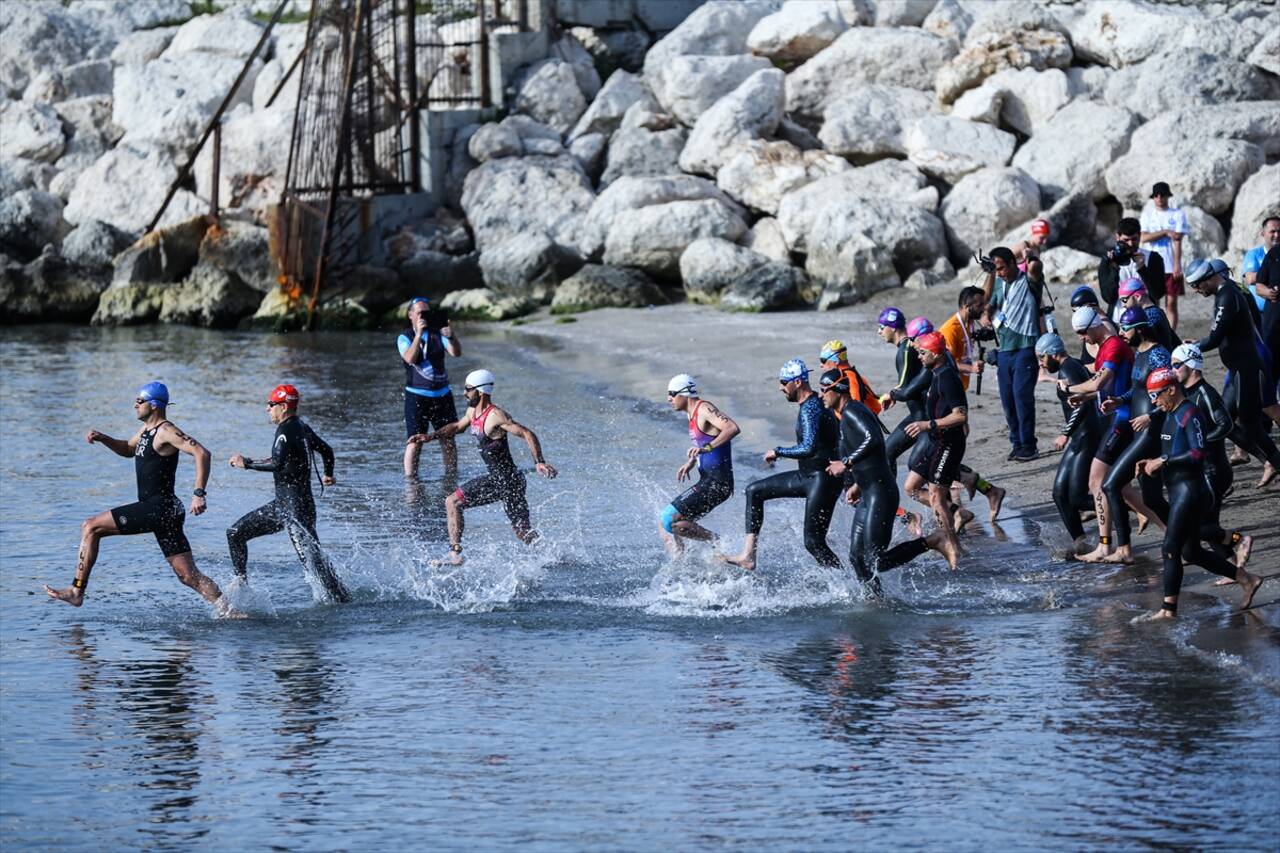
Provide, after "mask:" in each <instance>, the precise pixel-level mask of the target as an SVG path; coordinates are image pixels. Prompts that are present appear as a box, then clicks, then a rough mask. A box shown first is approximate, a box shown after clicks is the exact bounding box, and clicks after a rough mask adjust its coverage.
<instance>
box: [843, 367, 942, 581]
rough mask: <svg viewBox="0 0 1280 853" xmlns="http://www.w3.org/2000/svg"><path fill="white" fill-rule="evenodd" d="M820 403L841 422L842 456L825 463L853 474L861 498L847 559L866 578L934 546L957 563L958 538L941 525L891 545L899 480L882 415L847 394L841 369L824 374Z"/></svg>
mask: <svg viewBox="0 0 1280 853" xmlns="http://www.w3.org/2000/svg"><path fill="white" fill-rule="evenodd" d="M821 387H822V392H821V396H822V404H823V405H824V406H826V407H827V408H828V409H830V410H831V412H832V413H833V414H834V415H835V416H836V417H837V418H838V419H839V422H840V449H839V453H840V458H838V459H835V460H833V461H832V462H831V463H829V464H828V466H827V473H828V474H830V475H832V476H834V477H844V478H845V479H846V480H852V481H853V482H854V483H855V484H856V485H857V486H858V492H859V498H858V503H857V505H856V507H855V509H854V514H853V526H852V528H851V531H850V538H849V564H850V565H851V566H852V567H853V571H854V573H855V574H857V576H858V579H859V580H861V581H862V582H864V583H874V582H875V578H876V575H878V574H879V573H881V572H887V571H889V570H890V569H893V568H896V567H898V566H900V565H902V564H903V563H906V562H908V561H910V560H914V559H915V558H916V557H918V556H920V555H921V554H923V553H924V552H925V551H926V550H927V549H930V548H932V549H933V550H935V551H937V552H938V553H939V554H942V556H943V557H945V558H946V560H947V564H948V565H950V566H951V568H953V569H954V568H955V567H956V559H957V554H958V553H959V552H958V550H957V548H956V546H955V543H954V539H949V538H948V537H947V536H946V535H945V533H944V532H943V531H942V530H941V529H939V530H935V531H934V532H933V533H931V534H929V536H928V537H916V538H914V539H910V540H908V541H905V542H901V543H899V544H897V545H895V546H894V547H892V548H890V547H889V542H890V541H891V540H892V539H893V520H894V517H895V515H896V513H897V510H898V497H899V494H898V481H897V480H896V479H895V478H894V474H893V469H892V468H891V467H890V466H889V457H888V456H887V455H886V454H885V449H884V432H883V431H882V430H881V428H880V420H879V419H878V418H877V417H876V416H875V415H873V414H872V413H871V410H870V409H868V408H867V407H866V406H864V405H863V404H862V403H860V402H858V401H857V400H853V399H850V397H849V380H848V378H847V377H846V376H844V375H843V374H841V372H840V371H838V370H828V371H827V372H826V373H824V374H822V386H821Z"/></svg>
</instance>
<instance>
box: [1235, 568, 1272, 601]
mask: <svg viewBox="0 0 1280 853" xmlns="http://www.w3.org/2000/svg"><path fill="white" fill-rule="evenodd" d="M1264 580H1266V578H1262V577H1259V576H1258V575H1251V574H1249V573H1248V572H1245V573H1244V583H1242V584H1240V590H1241V596H1240V609H1241V610H1248V609H1249V608H1250V607H1251V606H1252V605H1253V594H1254V593H1255V592H1257V591H1258V587H1260V586H1262V582H1263V581H1264Z"/></svg>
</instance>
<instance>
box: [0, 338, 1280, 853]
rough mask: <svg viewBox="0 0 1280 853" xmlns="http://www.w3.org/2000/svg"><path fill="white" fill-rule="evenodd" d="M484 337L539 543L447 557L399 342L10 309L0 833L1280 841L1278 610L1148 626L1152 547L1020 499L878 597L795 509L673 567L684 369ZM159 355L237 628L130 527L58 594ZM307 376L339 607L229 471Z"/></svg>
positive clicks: (148, 845) (382, 842) (648, 843)
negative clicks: (644, 395)
mask: <svg viewBox="0 0 1280 853" xmlns="http://www.w3.org/2000/svg"><path fill="white" fill-rule="evenodd" d="M462 338H463V346H464V349H465V352H464V356H463V358H461V359H458V360H455V361H453V362H451V371H452V372H453V374H454V377H455V387H460V386H461V378H462V377H463V376H464V375H465V373H466V372H467V371H468V370H469V369H473V368H475V367H480V366H484V367H488V368H490V369H492V370H493V371H494V372H495V373H496V374H497V377H498V385H497V392H496V398H497V401H498V402H499V403H500V404H501V405H503V406H504V407H506V408H507V409H508V410H509V411H510V412H511V413H512V414H513V415H514V416H515V417H516V418H517V419H518V420H520V421H521V422H522V423H525V424H526V425H528V426H530V427H531V428H533V429H534V430H535V431H536V432H537V433H538V435H539V436H540V437H541V439H542V442H543V445H544V447H545V452H546V456H547V459H548V460H549V461H550V462H552V463H553V464H555V465H556V466H557V467H559V469H560V477H559V478H558V479H556V480H554V481H548V480H545V479H542V478H539V477H537V476H536V475H533V474H531V475H530V485H529V500H530V505H531V507H532V512H533V519H534V523H535V525H536V526H537V527H538V528H539V530H541V532H542V534H543V537H544V538H543V541H542V543H541V544H540V545H538V546H536V547H533V548H529V547H526V546H524V545H522V544H520V543H518V542H517V541H516V540H515V539H514V537H513V536H512V534H511V531H510V528H509V527H508V526H507V522H506V519H505V517H504V515H503V513H502V510H501V508H500V507H499V506H490V507H484V508H477V509H474V510H471V511H468V512H467V516H466V521H467V528H466V546H467V549H466V554H467V557H468V561H467V563H466V564H465V565H464V566H462V567H460V568H449V569H441V568H432V567H431V566H430V565H429V561H430V559H431V558H433V557H437V556H440V555H441V554H443V553H444V552H445V550H446V539H445V531H444V516H443V509H442V507H443V503H442V498H443V495H444V494H445V493H446V490H447V488H448V487H449V486H448V484H445V483H443V482H442V480H441V471H440V462H439V454H438V451H437V450H436V448H435V446H434V445H428V447H427V448H426V449H425V451H424V454H423V478H422V481H421V482H419V483H416V484H406V483H405V481H404V479H403V476H402V474H401V461H400V460H401V453H402V449H403V442H404V432H403V429H404V428H403V408H402V397H401V391H400V388H401V385H402V370H401V368H400V366H399V361H398V357H397V354H396V350H395V340H394V335H387V334H375V333H368V334H317V335H303V334H299V335H287V336H262V335H250V334H238V333H212V332H204V331H198V330H191V329H183V328H166V327H156V326H153V327H145V328H138V329H118V330H100V329H88V328H69V327H57V326H47V327H29V328H22V329H4V330H2V331H0V376H2V379H0V430H2V431H0V845H2V846H3V848H4V849H6V850H29V849H39V850H53V849H56V850H93V851H99V850H125V849H140V850H192V849H208V850H265V849H279V850H362V851H363V850H426V849H431V850H435V849H466V850H504V849H515V848H519V849H521V850H548V851H551V850H555V851H560V850H573V849H591V850H644V851H651V850H717V851H719V850H753V851H755V850H806V851H809V850H815V851H816V850H845V849H885V848H902V849H920V848H931V849H946V850H979V849H980V850H1024V849H1045V848H1051V849H1109V850H1110V849H1119V850H1145V849H1151V848H1177V849H1208V850H1231V851H1239V850H1275V849H1277V845H1278V844H1280V784H1277V779H1278V778H1280V677H1278V676H1277V670H1278V669H1280V667H1277V666H1275V665H1270V664H1268V663H1267V662H1268V661H1272V662H1274V661H1275V660H1276V655H1277V648H1280V640H1278V637H1280V633H1278V632H1277V629H1276V624H1275V623H1276V615H1275V614H1274V613H1271V612H1269V611H1273V610H1275V609H1276V608H1274V607H1271V608H1262V609H1260V610H1258V611H1255V612H1252V613H1249V614H1238V613H1234V612H1233V611H1231V610H1230V608H1229V606H1228V605H1227V604H1225V603H1223V602H1222V601H1220V600H1218V599H1216V598H1211V597H1206V596H1195V595H1186V596H1184V599H1185V600H1184V604H1183V614H1182V617H1183V618H1182V619H1181V620H1180V623H1179V624H1178V625H1177V626H1166V625H1160V626H1156V625H1151V624H1141V623H1139V624H1134V623H1133V621H1132V620H1133V618H1134V617H1135V616H1137V615H1138V614H1140V613H1142V612H1143V611H1144V610H1146V609H1149V608H1150V607H1151V606H1153V604H1154V603H1155V602H1156V601H1157V600H1158V588H1159V587H1158V583H1159V578H1158V575H1159V571H1158V567H1156V566H1153V565H1150V564H1146V565H1141V566H1139V567H1137V568H1128V569H1125V568H1111V569H1098V568H1096V567H1084V566H1079V565H1071V564H1067V563H1064V562H1062V561H1061V560H1058V559H1056V558H1054V557H1053V555H1052V551H1051V549H1047V548H1046V547H1044V546H1043V545H1042V541H1044V540H1045V539H1046V538H1047V537H1048V536H1049V532H1048V531H1047V530H1042V529H1041V522H1040V521H1038V520H1037V519H1036V518H1035V517H1033V516H1032V515H1031V514H1025V515H1024V514H1020V513H1019V512H1018V511H1017V508H1016V507H1013V511H1012V512H1011V513H1010V515H1009V517H1008V519H1007V520H1005V521H1003V522H1002V524H1001V526H1000V528H998V529H993V528H992V527H991V526H989V525H983V526H982V527H980V528H979V529H978V530H977V531H975V532H974V533H972V534H969V535H968V536H966V544H967V547H968V549H969V554H968V555H967V556H966V557H965V558H964V560H963V561H962V566H961V569H960V570H959V571H957V572H949V571H947V569H946V566H945V564H944V563H942V562H941V561H940V560H939V559H936V558H935V557H933V556H932V555H930V556H926V557H923V558H921V559H920V560H918V561H916V562H915V563H914V564H912V565H911V566H909V567H906V568H903V569H900V570H898V571H895V572H893V573H891V574H889V575H887V576H886V578H885V585H884V586H885V598H884V600H882V601H875V600H868V599H867V598H866V597H865V596H864V595H863V593H862V591H861V589H860V588H859V586H858V584H857V583H856V582H855V581H853V580H852V579H851V578H850V576H849V575H848V573H846V572H833V571H827V570H822V569H819V568H817V567H816V566H814V565H813V564H812V562H811V560H810V559H809V558H808V555H807V554H806V553H805V552H804V550H803V548H802V546H801V542H800V531H799V521H800V506H799V504H798V502H794V501H793V502H776V503H770V504H769V505H768V510H767V515H766V522H765V528H764V536H763V547H762V550H761V565H760V569H759V571H758V572H756V573H754V574H746V573H743V572H740V571H737V570H728V569H726V568H724V567H721V566H719V565H718V564H716V563H715V561H714V560H713V558H712V555H711V553H710V551H709V550H708V549H705V548H703V549H693V550H691V552H690V553H689V554H688V555H687V556H686V557H684V558H682V559H680V560H678V561H673V560H671V559H669V558H668V557H667V556H666V555H665V554H664V552H663V551H662V549H661V545H660V543H659V540H658V537H657V534H656V531H657V516H658V512H659V510H660V509H661V507H662V506H664V505H665V504H666V503H667V502H668V501H669V500H670V497H671V496H672V495H673V494H674V493H675V492H676V491H677V489H678V488H680V487H679V486H677V485H676V483H675V481H674V472H675V469H676V467H677V466H678V464H679V463H680V462H681V461H682V459H683V454H684V449H685V447H686V446H687V443H688V439H687V435H686V432H685V426H684V424H683V423H682V421H681V420H680V418H679V416H678V415H674V414H673V413H671V412H670V411H669V410H667V408H666V406H665V402H664V399H663V397H664V395H663V394H662V391H663V389H664V388H665V383H666V379H667V377H665V376H661V377H655V379H654V392H655V393H654V396H653V398H652V399H649V400H641V399H635V398H629V397H626V396H624V395H621V394H619V393H618V392H617V389H614V388H611V387H610V386H609V382H608V377H609V372H608V365H607V364H602V365H601V367H600V370H599V371H598V372H597V373H595V374H593V375H592V376H591V377H588V378H586V379H583V378H581V377H578V376H574V375H569V374H567V373H564V372H562V371H561V370H559V369H558V368H557V366H556V361H557V359H556V356H555V352H554V351H553V350H550V349H539V348H538V347H536V346H532V345H530V343H529V339H527V338H521V339H515V338H504V337H502V336H501V334H500V333H492V332H491V333H484V334H476V335H469V334H466V333H465V330H464V333H463V335H462ZM156 378H158V379H161V380H163V381H165V382H166V383H168V385H169V387H170V390H171V394H172V397H173V404H172V406H171V408H170V411H169V414H170V417H171V418H172V419H173V420H174V421H175V422H176V423H177V424H178V425H179V426H180V427H182V428H183V429H184V430H185V431H186V432H188V433H190V434H191V435H193V436H195V437H196V438H198V439H199V440H200V441H202V442H203V443H204V444H205V445H206V446H207V447H208V448H209V449H210V450H211V451H212V453H213V457H214V467H213V477H212V480H211V482H210V484H209V495H210V497H209V511H208V512H207V513H206V514H204V515H203V516H200V517H191V516H188V518H187V526H186V530H187V534H188V536H189V538H190V540H191V542H192V545H193V551H194V554H195V557H196V560H197V562H198V564H199V566H200V568H201V569H202V570H203V571H204V572H206V573H207V574H209V575H210V576H211V577H213V578H214V579H215V580H216V581H217V582H218V583H219V584H222V585H223V587H224V589H226V590H227V594H228V596H229V597H230V598H231V599H232V600H233V601H235V602H236V603H237V604H238V605H239V606H241V607H243V608H244V609H245V610H247V611H248V612H249V613H250V618H248V619H245V620H239V621H235V620H225V619H218V618H215V616H214V615H213V613H212V611H211V608H210V607H209V606H208V605H206V604H205V603H204V602H203V601H202V600H201V599H200V598H199V597H198V596H196V595H195V594H194V593H193V592H191V591H190V590H188V589H186V588H185V587H183V586H181V585H180V584H179V583H178V581H177V580H176V578H175V577H174V576H173V573H172V572H171V571H170V569H169V568H168V566H167V565H166V564H165V563H164V562H163V560H162V558H161V556H160V553H159V550H158V548H157V547H156V544H155V542H154V540H153V539H152V538H151V537H150V536H137V537H115V538H109V539H106V540H104V542H103V545H102V552H101V558H100V560H99V563H98V565H97V568H96V569H95V570H94V572H93V576H92V580H91V583H90V587H89V594H88V597H87V599H86V601H85V605H84V607H82V608H80V609H78V610H77V609H73V608H71V607H68V606H65V605H63V604H61V603H57V602H51V601H48V600H47V599H46V596H45V594H44V592H43V591H42V585H43V584H45V583H49V584H52V585H55V586H65V585H67V584H68V583H70V581H71V578H72V574H73V570H74V564H75V555H76V547H77V540H78V536H79V525H80V522H81V521H82V520H83V519H84V518H86V517H88V516H89V515H91V514H92V513H95V512H98V511H100V510H102V509H106V508H109V507H112V506H115V505H119V504H124V503H128V502H131V501H133V500H134V479H133V470H132V467H133V466H132V463H131V460H127V459H121V458H119V457H116V456H114V455H113V454H111V453H110V452H109V451H107V450H106V449H104V448H103V447H101V446H97V445H95V446H90V445H88V444H86V443H85V440H84V434H85V433H86V432H87V431H88V430H89V429H98V430H101V431H103V432H107V433H109V434H112V435H115V436H120V437H127V436H128V435H130V434H132V432H133V430H134V429H135V428H136V423H135V421H134V420H133V415H132V400H133V397H134V393H135V391H136V389H137V387H138V386H139V385H141V384H143V383H144V382H146V381H149V380H151V379H156ZM285 381H288V382H292V383H293V384H295V385H297V386H298V388H299V389H300V390H301V393H302V408H301V413H302V416H303V417H304V419H305V420H307V421H308V423H310V424H311V425H312V426H313V427H314V428H315V429H316V431H317V432H319V433H320V434H321V435H322V436H324V437H325V438H326V439H327V440H328V441H329V442H330V443H331V444H332V445H333V447H334V449H335V451H336V453H337V456H338V463H337V477H338V485H337V486H333V487H329V488H327V489H326V490H325V492H324V494H323V496H321V497H318V501H317V502H318V506H319V514H320V523H319V533H320V538H321V540H322V542H323V543H324V546H325V548H326V550H327V552H328V553H329V555H330V557H331V559H332V561H333V562H334V563H335V564H336V565H337V566H338V567H339V570H340V572H341V574H342V576H343V578H344V580H345V582H346V583H347V585H348V586H349V587H350V588H351V589H352V590H353V594H354V598H355V601H354V602H353V603H351V604H348V605H331V604H324V603H321V602H317V601H316V600H315V598H314V596H313V592H312V587H311V585H310V584H309V583H308V582H307V579H306V576H305V573H304V570H303V568H302V566H301V565H300V563H299V562H298V560H297V558H296V557H295V555H294V553H293V551H292V549H291V547H290V545H289V543H288V540H287V538H286V537H284V536H275V537H271V538H268V539H261V540H256V541H254V542H253V543H252V544H251V545H250V568H249V572H250V584H249V586H248V587H237V586H236V585H234V584H232V583H231V582H230V581H231V568H230V562H229V560H228V557H227V548H226V540H225V529H226V527H227V526H228V525H230V524H231V523H232V522H233V521H234V520H235V519H236V518H237V517H238V516H239V515H241V514H242V513H244V512H247V511H248V510H250V509H252V508H254V507H255V506H257V505H259V504H261V503H264V502H265V501H267V500H269V499H270V497H271V492H272V487H271V477H270V475H269V474H263V473H259V472H246V471H239V470H234V469H232V468H230V467H229V466H228V464H227V460H228V458H229V457H230V456H231V454H232V453H236V452H239V453H244V454H246V455H249V456H258V457H261V456H266V455H267V454H268V453H269V449H270V445H271V439H272V431H273V427H272V426H271V424H270V423H269V422H268V420H267V417H266V414H265V409H264V405H263V402H264V400H265V397H266V395H267V393H268V392H269V391H270V389H271V388H272V387H274V386H275V385H276V384H277V383H279V382H285ZM459 402H461V398H460V397H459ZM791 430H792V424H791V415H790V414H789V409H786V408H783V407H781V406H780V407H779V409H778V424H777V436H778V440H779V441H785V440H786V439H787V436H788V435H789V434H790V433H791ZM459 446H460V451H461V453H460V455H461V468H462V477H463V479H465V478H467V477H470V476H474V475H476V474H478V473H480V471H481V463H480V460H479V456H478V454H477V453H476V451H475V448H474V441H473V439H471V437H470V436H462V437H460V438H459ZM512 449H513V452H514V454H515V456H516V458H517V460H519V461H520V464H522V465H531V464H532V463H531V461H530V457H529V454H528V452H527V449H526V448H524V447H523V446H522V445H521V443H520V442H518V441H515V440H513V441H512ZM764 449H765V448H763V447H761V448H746V447H739V448H738V449H737V450H738V452H737V454H736V460H737V478H738V484H739V493H738V495H736V496H735V498H734V499H733V500H732V501H731V502H730V503H728V504H726V505H724V506H722V507H721V508H719V509H718V510H716V511H715V512H714V513H713V514H712V515H711V516H709V517H708V519H707V521H706V523H707V525H708V526H710V527H711V528H713V529H715V530H718V531H720V532H722V533H723V534H724V535H725V536H726V538H727V545H728V547H733V548H736V547H737V546H738V545H739V543H740V541H741V538H740V537H741V535H742V527H741V525H742V508H743V505H742V496H741V489H742V487H743V486H745V484H746V483H747V482H749V481H750V480H751V479H753V478H754V477H756V476H760V475H762V474H763V473H764V471H763V468H762V467H761V466H760V464H759V462H758V461H757V460H758V455H757V453H758V452H759V451H763V450H764ZM193 475H194V467H193V465H192V463H191V459H190V458H189V457H187V458H184V459H183V460H182V462H181V464H180V467H179V494H180V495H183V496H187V495H189V494H190V489H191V486H192V479H193ZM849 520H850V514H849V511H848V510H847V509H843V508H842V509H841V510H840V511H839V512H838V514H837V518H836V521H835V523H834V524H833V527H832V537H831V539H832V543H833V546H834V547H835V548H836V550H837V551H838V552H843V551H845V550H846V549H847V544H848V527H849ZM1204 636H1213V637H1215V638H1217V639H1216V642H1215V644H1214V645H1213V646H1212V650H1210V651H1206V648H1207V646H1206V645H1205V644H1204V643H1203V642H1200V639H1201V638H1203V637H1204ZM1224 638H1225V639H1224ZM1224 644H1225V648H1226V649H1227V650H1226V651H1224V650H1223V648H1224ZM1259 661H1261V662H1262V663H1261V664H1259Z"/></svg>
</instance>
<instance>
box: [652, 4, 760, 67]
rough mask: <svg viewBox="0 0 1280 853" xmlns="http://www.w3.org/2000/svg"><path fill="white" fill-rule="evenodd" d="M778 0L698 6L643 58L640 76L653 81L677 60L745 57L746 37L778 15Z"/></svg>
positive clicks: (746, 50) (746, 49)
mask: <svg viewBox="0 0 1280 853" xmlns="http://www.w3.org/2000/svg"><path fill="white" fill-rule="evenodd" d="M781 6H782V4H781V2H780V0H711V2H708V3H704V4H703V5H701V6H699V7H698V9H697V10H696V11H694V12H693V14H691V15H689V17H687V18H685V19H684V21H682V22H681V23H680V25H679V26H678V27H676V28H675V29H674V30H672V31H671V32H669V33H667V35H666V36H664V37H663V38H662V39H660V40H659V41H658V42H657V44H655V45H654V46H653V47H651V48H649V52H648V53H647V54H646V55H645V58H644V74H645V77H646V78H648V79H653V76H654V74H655V73H656V72H657V70H658V69H660V68H662V67H663V66H665V65H666V64H667V63H668V62H670V61H671V60H672V59H675V58H676V57H677V56H733V55H735V54H740V53H747V52H748V48H747V36H748V35H750V33H751V30H752V29H753V28H754V27H755V25H756V24H757V23H759V22H760V20H761V19H762V18H764V17H766V16H768V15H771V14H773V13H774V12H776V11H778V9H780V8H781Z"/></svg>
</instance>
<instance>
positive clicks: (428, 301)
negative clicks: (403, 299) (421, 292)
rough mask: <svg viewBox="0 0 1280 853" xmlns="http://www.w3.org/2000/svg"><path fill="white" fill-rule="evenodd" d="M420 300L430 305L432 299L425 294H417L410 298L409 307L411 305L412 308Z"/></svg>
mask: <svg viewBox="0 0 1280 853" xmlns="http://www.w3.org/2000/svg"><path fill="white" fill-rule="evenodd" d="M419 302H425V303H427V304H428V305H430V304H431V300H430V299H428V298H427V297H425V296H415V297H413V298H412V299H410V300H409V307H410V308H412V307H413V306H414V305H417V304H418V303H419Z"/></svg>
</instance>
